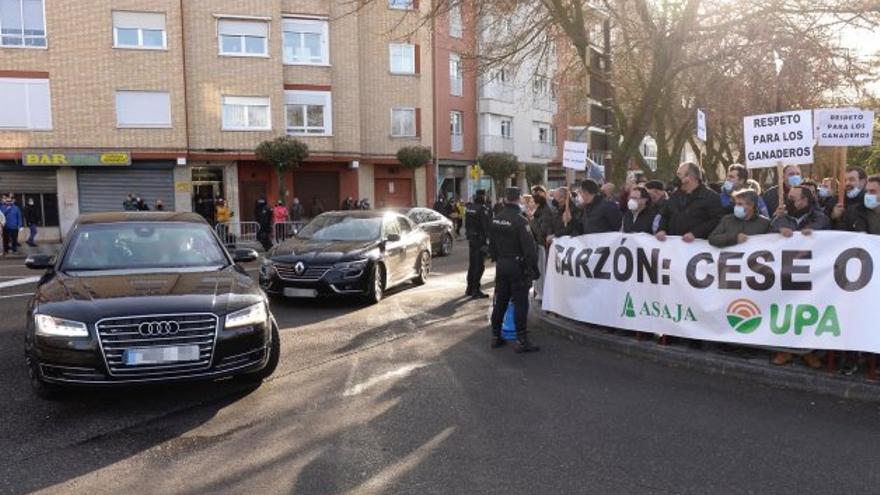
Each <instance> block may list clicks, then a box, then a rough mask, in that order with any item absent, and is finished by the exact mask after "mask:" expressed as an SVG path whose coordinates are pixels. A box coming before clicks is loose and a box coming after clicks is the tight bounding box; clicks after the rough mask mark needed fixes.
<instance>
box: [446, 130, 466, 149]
mask: <svg viewBox="0 0 880 495" xmlns="http://www.w3.org/2000/svg"><path fill="white" fill-rule="evenodd" d="M450 137H451V139H450V142H449V150H450V151H452V152H461V151H463V150H464V138H463V137H462V135H461V134H452V135H451V136H450Z"/></svg>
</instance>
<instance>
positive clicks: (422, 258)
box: [413, 251, 431, 285]
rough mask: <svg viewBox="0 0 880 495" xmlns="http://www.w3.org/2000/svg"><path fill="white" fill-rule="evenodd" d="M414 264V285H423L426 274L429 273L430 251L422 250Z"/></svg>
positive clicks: (426, 278)
mask: <svg viewBox="0 0 880 495" xmlns="http://www.w3.org/2000/svg"><path fill="white" fill-rule="evenodd" d="M417 263H418V266H416V278H414V279H413V282H415V284H416V285H425V282H427V281H428V274H430V273H431V253H429V252H427V251H422V254H420V255H419V260H418V261H417Z"/></svg>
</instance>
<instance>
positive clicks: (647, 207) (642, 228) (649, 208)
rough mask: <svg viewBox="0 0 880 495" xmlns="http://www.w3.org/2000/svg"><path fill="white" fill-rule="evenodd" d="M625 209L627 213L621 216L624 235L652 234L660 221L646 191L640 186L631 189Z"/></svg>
mask: <svg viewBox="0 0 880 495" xmlns="http://www.w3.org/2000/svg"><path fill="white" fill-rule="evenodd" d="M626 209H627V212H626V213H625V214H624V215H623V232H624V233H626V234H636V233H643V234H654V229H655V228H656V227H657V224H658V223H659V221H660V220H659V218H658V214H657V210H656V209H655V208H654V205H653V204H651V195H650V194H648V190H647V189H645V188H644V187H642V186H635V187H633V188H632V190H631V191H630V192H629V199H628V200H627V201H626Z"/></svg>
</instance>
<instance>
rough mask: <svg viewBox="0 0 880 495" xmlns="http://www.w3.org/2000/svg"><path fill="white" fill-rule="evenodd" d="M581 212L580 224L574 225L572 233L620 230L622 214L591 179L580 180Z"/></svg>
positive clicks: (597, 232)
mask: <svg viewBox="0 0 880 495" xmlns="http://www.w3.org/2000/svg"><path fill="white" fill-rule="evenodd" d="M581 200H582V202H583V206H582V208H583V213H582V214H581V222H580V225H577V226H575V232H574V233H573V235H582V234H599V233H602V232H620V224H621V221H622V220H623V215H622V214H621V213H620V208H618V207H617V204H616V203H613V202H612V201H610V200H608V199H606V198H605V197H604V196H603V195H602V194H601V192H600V191H599V184H597V183H596V181H594V180H593V179H587V180H585V181H583V182H581Z"/></svg>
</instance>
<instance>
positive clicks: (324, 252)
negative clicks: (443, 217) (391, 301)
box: [260, 210, 431, 303]
mask: <svg viewBox="0 0 880 495" xmlns="http://www.w3.org/2000/svg"><path fill="white" fill-rule="evenodd" d="M430 270H431V240H430V238H429V237H428V234H427V233H425V232H424V231H423V230H421V229H419V228H417V227H416V226H415V225H413V223H412V222H411V221H410V220H409V219H408V218H406V217H405V216H403V215H400V214H398V213H395V212H392V211H381V210H378V211H377V210H369V211H333V212H328V213H322V214H321V215H318V216H317V217H315V218H314V219H312V221H311V222H309V223H308V224H306V225H305V226H304V227H303V228H302V229H300V230H299V232H297V233H296V236H294V237H292V238H290V239H288V240H286V241H284V242H283V243H281V244H279V245H277V246H275V247H274V248H272V249H271V250H270V251H269V253H268V254H267V255H266V257H265V258H264V260H263V264H262V266H261V267H260V285H262V287H263V289H264V290H265V291H266V292H267V293H269V294H270V295H279V296H286V297H301V298H314V297H319V296H359V297H362V298H365V299H366V300H367V301H369V302H371V303H377V302H379V301H380V300H381V299H382V296H383V294H384V293H385V291H386V290H387V289H389V288H391V287H393V286H396V285H399V284H402V283H404V282H409V281H414V282H415V283H416V284H424V283H425V281H426V280H427V277H428V273H429V272H430Z"/></svg>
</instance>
